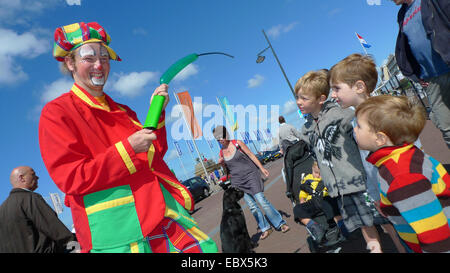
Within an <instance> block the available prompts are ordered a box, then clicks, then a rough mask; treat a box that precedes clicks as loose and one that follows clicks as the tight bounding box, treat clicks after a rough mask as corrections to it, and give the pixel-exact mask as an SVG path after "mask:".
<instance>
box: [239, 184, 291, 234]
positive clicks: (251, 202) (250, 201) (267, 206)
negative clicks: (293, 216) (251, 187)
mask: <svg viewBox="0 0 450 273" xmlns="http://www.w3.org/2000/svg"><path fill="white" fill-rule="evenodd" d="M244 200H245V202H246V203H247V205H248V207H249V208H250V211H251V212H252V214H253V216H255V219H256V222H257V223H258V226H259V228H260V229H261V232H264V231H266V230H269V229H270V224H269V223H268V222H267V220H266V218H265V217H264V214H263V213H262V211H261V209H260V208H259V207H258V204H256V202H257V201H258V203H259V204H260V205H261V206H262V208H263V210H264V213H265V214H266V217H267V219H269V221H270V223H271V224H272V225H273V226H274V227H275V228H276V229H279V228H280V227H281V226H282V225H283V224H286V221H284V220H283V218H282V217H281V214H280V213H279V212H278V210H276V209H275V208H274V207H273V206H272V204H271V203H270V202H269V200H267V199H266V197H265V196H264V193H263V192H258V193H257V194H255V195H250V194H248V193H245V194H244Z"/></svg>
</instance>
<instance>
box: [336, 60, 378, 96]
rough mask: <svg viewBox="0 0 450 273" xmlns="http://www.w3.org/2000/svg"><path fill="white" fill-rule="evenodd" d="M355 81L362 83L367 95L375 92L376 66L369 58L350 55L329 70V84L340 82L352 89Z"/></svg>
mask: <svg viewBox="0 0 450 273" xmlns="http://www.w3.org/2000/svg"><path fill="white" fill-rule="evenodd" d="M357 81H363V82H364V84H365V85H366V94H367V95H370V93H372V92H373V90H375V87H376V85H377V81H378V72H377V66H376V64H375V62H374V61H373V59H372V58H371V57H370V56H367V55H365V56H363V55H361V54H357V53H355V54H351V55H349V56H347V57H346V58H344V59H343V60H341V61H340V62H338V63H337V64H335V65H334V66H333V67H332V68H331V69H330V82H331V84H336V83H339V82H342V83H345V84H347V85H348V86H350V87H353V86H354V85H355V83H356V82H357Z"/></svg>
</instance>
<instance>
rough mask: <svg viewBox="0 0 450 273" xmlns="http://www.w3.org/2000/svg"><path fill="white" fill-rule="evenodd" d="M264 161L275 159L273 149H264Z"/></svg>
mask: <svg viewBox="0 0 450 273" xmlns="http://www.w3.org/2000/svg"><path fill="white" fill-rule="evenodd" d="M262 156H263V160H264V163H267V162H269V161H272V160H274V159H273V153H272V151H264V152H263V154H262Z"/></svg>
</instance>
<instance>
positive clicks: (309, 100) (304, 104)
mask: <svg viewBox="0 0 450 273" xmlns="http://www.w3.org/2000/svg"><path fill="white" fill-rule="evenodd" d="M322 97H325V96H323V95H322V96H320V97H319V98H316V96H314V95H312V94H309V93H307V92H304V91H303V90H302V89H301V88H300V90H299V91H298V92H297V106H298V109H300V111H301V112H302V114H312V115H313V116H316V115H317V114H318V113H319V112H320V110H321V109H322V104H323V102H324V101H325V99H326V98H325V99H323V98H322Z"/></svg>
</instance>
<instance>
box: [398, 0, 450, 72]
mask: <svg viewBox="0 0 450 273" xmlns="http://www.w3.org/2000/svg"><path fill="white" fill-rule="evenodd" d="M420 4H421V0H415V1H414V2H413V3H412V4H411V5H410V6H409V7H408V9H407V10H406V13H405V18H404V19H403V27H402V31H403V33H404V34H405V35H406V36H407V37H408V43H409V46H410V48H411V51H412V54H413V55H414V57H415V58H416V60H417V62H418V63H419V65H420V78H422V79H424V80H426V79H429V78H433V77H437V76H439V75H442V74H445V73H447V72H450V67H449V66H448V65H447V64H446V63H445V62H444V60H442V58H441V56H440V55H439V54H438V53H437V52H436V51H434V49H433V48H432V47H431V41H430V39H428V37H427V34H426V32H425V28H424V26H423V23H422V12H421V7H420Z"/></svg>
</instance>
